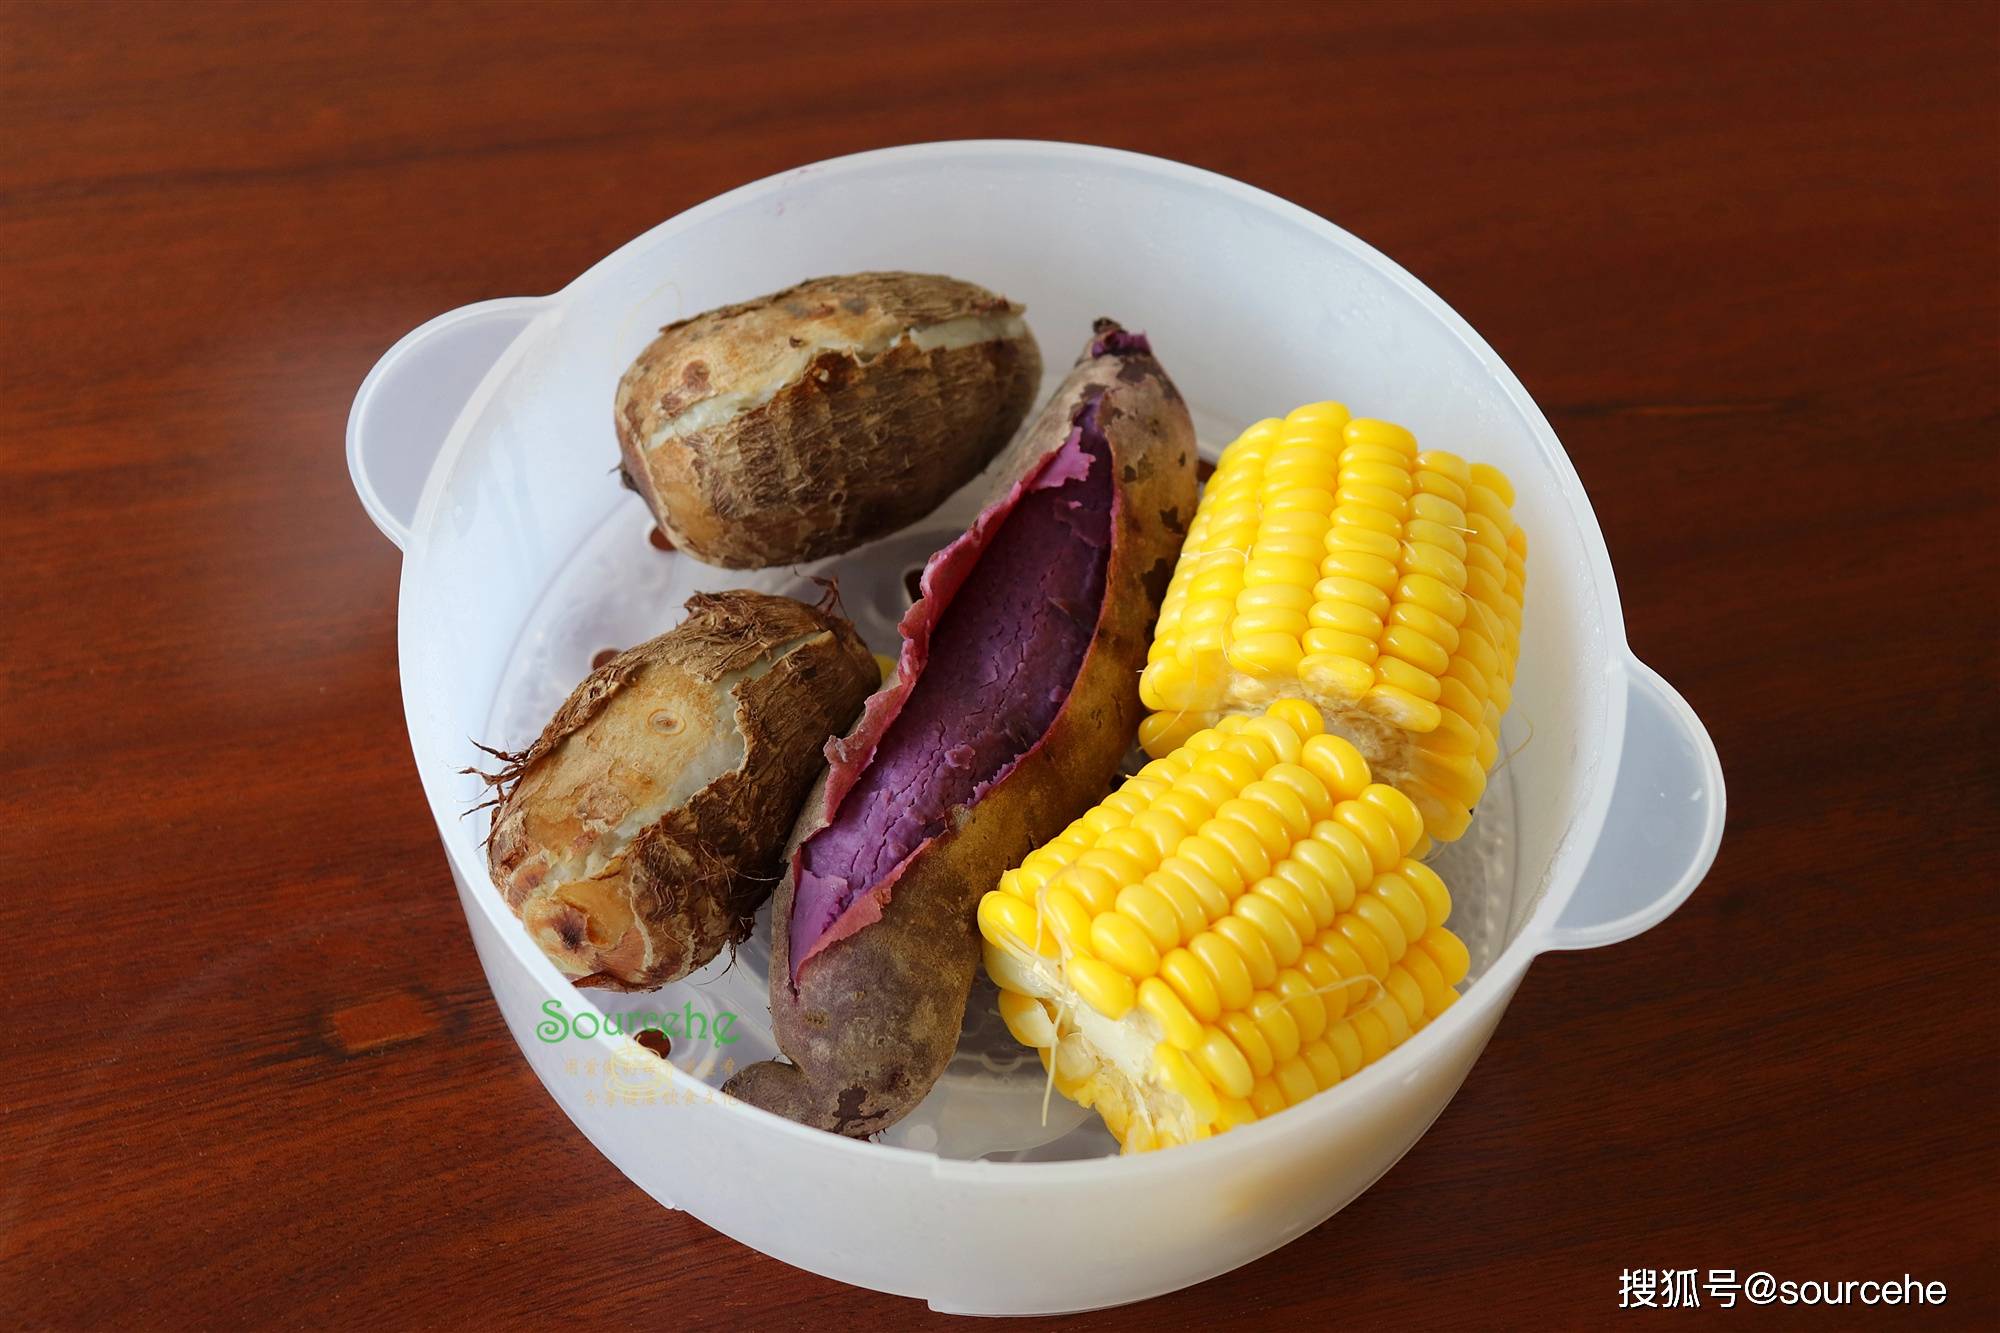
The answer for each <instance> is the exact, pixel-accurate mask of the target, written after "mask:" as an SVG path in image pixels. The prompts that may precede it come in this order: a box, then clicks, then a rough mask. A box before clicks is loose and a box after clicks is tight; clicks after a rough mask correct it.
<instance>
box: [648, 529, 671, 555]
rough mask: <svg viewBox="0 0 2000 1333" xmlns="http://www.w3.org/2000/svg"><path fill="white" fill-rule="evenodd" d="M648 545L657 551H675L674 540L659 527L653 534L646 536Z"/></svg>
mask: <svg viewBox="0 0 2000 1333" xmlns="http://www.w3.org/2000/svg"><path fill="white" fill-rule="evenodd" d="M646 544H647V545H648V546H651V547H652V548H653V549H654V550H655V551H671V550H673V549H674V539H673V538H672V537H669V536H668V535H667V534H666V533H664V532H662V531H661V530H660V529H659V527H658V526H657V525H656V526H655V527H654V528H653V530H652V531H651V532H649V533H647V534H646Z"/></svg>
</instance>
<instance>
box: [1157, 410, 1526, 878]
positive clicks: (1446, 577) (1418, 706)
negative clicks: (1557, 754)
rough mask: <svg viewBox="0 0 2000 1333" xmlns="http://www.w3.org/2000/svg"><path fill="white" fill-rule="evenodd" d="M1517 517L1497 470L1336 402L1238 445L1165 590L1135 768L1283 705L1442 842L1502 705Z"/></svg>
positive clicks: (1486, 753)
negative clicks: (1305, 716)
mask: <svg viewBox="0 0 2000 1333" xmlns="http://www.w3.org/2000/svg"><path fill="white" fill-rule="evenodd" d="M1513 502H1514V492H1513V488H1512V486H1511V485H1509V484H1508V482H1507V479H1506V478H1505V477H1504V476H1503V475H1502V474H1500V473H1499V472H1498V471H1497V470H1495V469H1493V468H1491V467H1489V466H1487V465H1485V464H1481V463H1468V462H1467V460H1465V459H1464V458H1462V457H1460V456H1459V455H1457V454H1454V453H1451V452H1448V451H1445V450H1439V449H1428V448H1420V447H1419V446H1418V443H1417V441H1416V439H1415V437H1414V436H1412V435H1411V434H1410V432H1409V431H1407V430H1405V429H1404V428H1402V427H1401V426H1398V425H1395V424H1393V423H1390V422H1386V421H1381V420H1379V419H1374V418H1367V417H1351V416H1349V415H1348V414H1347V411H1346V409H1345V408H1341V407H1338V405H1332V404H1320V405H1308V406H1306V407H1303V408H1300V409H1298V412H1296V413H1294V414H1291V415H1288V416H1286V417H1285V418H1283V419H1282V420H1279V419H1276V418H1273V419H1272V420H1271V421H1270V422H1265V423H1259V424H1258V425H1254V426H1252V427H1251V428H1249V429H1248V430H1246V431H1245V432H1244V433H1243V434H1242V435H1241V436H1239V437H1238V438H1237V440H1236V441H1235V442H1234V443H1232V444H1231V445H1230V446H1229V447H1228V448H1227V449H1225V450H1223V452H1222V455H1221V457H1220V459H1219V460H1218V461H1217V467H1216V472H1215V474H1214V476H1213V477H1212V478H1211V479H1210V481H1209V484H1208V486H1207V487H1206V488H1205V490H1204V492H1203V495H1202V499H1201V502H1200V504H1199V506H1198V507H1197V510H1196V513H1195V516H1194V519H1193V522H1192V524H1191V526H1190V528H1189V534H1188V540H1187V542H1186V544H1185V546H1184V548H1183V551H1182V555H1181V559H1180V561H1179V562H1177V564H1176V566H1175V569H1174V572H1173V575H1172V577H1171V578H1170V579H1169V582H1168V591H1167V595H1166V600H1165V602H1164V604H1163V606H1162V608H1161V614H1160V618H1159V622H1158V626H1157V629H1156V633H1155V638H1154V642H1153V644H1152V645H1151V647H1150V648H1149V650H1148V653H1147V664H1146V668H1145V670H1144V672H1142V674H1141V677H1140V695H1141V699H1142V701H1143V702H1144V703H1145V704H1146V707H1147V708H1148V710H1149V711H1150V716H1149V717H1148V718H1147V719H1146V721H1145V723H1144V724H1143V725H1142V729H1141V742H1142V744H1143V745H1144V746H1145V748H1146V751H1147V753H1148V754H1152V755H1162V754H1166V753H1169V752H1171V751H1172V750H1173V749H1174V748H1175V747H1176V746H1179V745H1182V744H1186V743H1189V742H1190V741H1191V739H1192V738H1193V737H1194V736H1195V735H1196V734H1197V733H1198V732H1200V731H1201V729H1202V728H1203V727H1206V726H1209V725H1212V724H1214V723H1215V722H1217V721H1218V720H1219V719H1221V718H1224V717H1226V716H1229V715H1232V714H1240V713H1243V712H1246V711H1253V710H1256V709H1259V708H1262V707H1265V706H1266V705H1267V704H1269V703H1270V701H1271V700H1272V699H1274V698H1284V697H1285V696H1288V695H1292V694H1301V695H1303V696H1304V697H1303V698H1302V699H1296V700H1293V699H1288V700H1287V702H1291V703H1296V704H1298V705H1299V706H1300V707H1302V708H1312V709H1314V710H1315V711H1318V712H1323V713H1324V714H1325V715H1326V717H1325V720H1326V724H1328V725H1334V726H1336V729H1338V730H1341V731H1343V732H1345V733H1346V734H1348V735H1349V736H1350V737H1353V738H1355V739H1357V740H1359V741H1361V742H1362V743H1363V745H1364V747H1365V749H1366V757H1367V758H1369V759H1370V760H1371V761H1372V762H1375V763H1376V764H1377V765H1378V766H1380V768H1381V771H1382V772H1383V776H1384V780H1385V781H1390V782H1392V783H1393V784H1394V785H1397V786H1400V787H1403V788H1404V789H1405V790H1406V791H1407V792H1408V794H1409V795H1410V796H1411V797H1412V798H1413V799H1417V798H1419V797H1420V796H1421V797H1422V799H1421V800H1420V801H1419V803H1418V806H1417V808H1418V811H1419V814H1420V816H1421V817H1423V818H1424V819H1425V820H1426V821H1427V826H1426V829H1425V834H1426V836H1427V837H1429V838H1431V839H1432V840H1434V841H1441V840H1448V839H1449V838H1451V837H1455V836H1457V835H1458V834H1459V833H1461V832H1462V831H1463V828H1464V825H1465V823H1466V821H1467V820H1468V819H1469V818H1470V813H1469V812H1470V810H1471V808H1472V807H1473V806H1475V805H1477V804H1478V801H1479V799H1480V797H1481V796H1482V795H1483V793H1484V788H1485V774H1486V772H1487V771H1488V770H1490V768H1491V767H1492V765H1493V764H1494V763H1495V762H1496V761H1497V759H1498V753H1499V749H1498V744H1497V730H1498V719H1499V713H1501V712H1504V711H1505V709H1506V707H1507V705H1508V703H1509V701H1510V700H1511V697H1512V692H1513V684H1514V674H1515V665H1516V662H1517V660H1518V654H1519V647H1520V622H1521V606H1522V599H1523V597H1524V596H1525V594H1526V587H1527V550H1528V541H1527V536H1526V534H1525V532H1524V531H1523V530H1522V528H1521V526H1520V524H1518V523H1517V522H1516V521H1515V520H1514V517H1513V514H1512V505H1513ZM1451 717H1456V718H1457V719H1458V720H1457V721H1452V720H1449V719H1450V718H1451ZM1482 732H1483V733H1484V734H1482ZM1308 734H1317V733H1316V732H1314V733H1301V739H1305V738H1306V736H1307V735H1308ZM1419 751H1421V752H1422V753H1427V754H1432V755H1459V756H1466V757H1468V758H1470V759H1472V760H1474V761H1476V763H1477V765H1478V769H1479V771H1478V772H1477V774H1475V775H1473V777H1472V778H1471V779H1470V780H1466V779H1463V778H1461V779H1456V780H1453V781H1449V782H1439V781H1429V780H1426V779H1424V778H1421V777H1418V776H1416V775H1415V774H1414V773H1413V772H1412V771H1411V769H1412V760H1411V756H1412V755H1413V754H1414V753H1416V752H1419ZM1260 760H1261V756H1260ZM1308 767H1310V766H1308ZM1315 817H1316V818H1317V817H1321V816H1320V815H1319V813H1318V812H1315ZM1189 827H1190V828H1194V827H1196V826H1195V825H1193V824H1190V825H1189Z"/></svg>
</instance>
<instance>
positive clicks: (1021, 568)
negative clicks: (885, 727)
mask: <svg viewBox="0 0 2000 1333" xmlns="http://www.w3.org/2000/svg"><path fill="white" fill-rule="evenodd" d="M1111 501H1112V486H1111V451H1110V447H1109V445H1108V444H1107V443H1106V442H1105V439H1104V435H1103V432H1102V431H1101V430H1099V429H1098V426H1097V404H1096V403H1095V402H1092V403H1090V404H1089V405H1087V406H1086V407H1085V408H1084V410H1083V413H1082V415H1081V416H1080V417H1079V418H1078V419H1077V423H1076V428H1075V429H1074V430H1072V431H1071V433H1070V438H1069V439H1068V440H1066V441H1064V443H1063V446H1062V448H1061V449H1059V450H1058V451H1057V452H1056V453H1055V454H1054V456H1053V457H1052V458H1051V459H1050V461H1049V463H1048V464H1047V465H1046V466H1045V467H1044V468H1043V469H1042V470H1041V472H1040V474H1039V475H1038V476H1037V477H1036V478H1035V479H1034V480H1033V481H1032V482H1031V483H1030V484H1029V489H1028V491H1027V493H1026V494H1025V495H1023V497H1022V498H1021V500H1020V502H1019V503H1018V504H1016V505H1015V506H1014V510H1013V512H1012V513H1011V514H1009V515H1008V516H1007V521H1006V523H1005V525H1004V526H1003V527H1002V528H1001V530H1000V532H999V533H998V535H996V536H995V537H994V539H993V541H992V543H991V544H990V545H989V546H988V547H987V548H986V550H985V552H984V554H983V555H982V556H981V557H980V560H979V563H978V565H977V566H975V568H974V570H973V572H972V575H971V577H969V578H968V579H966V581H965V583H964V585H963V586H962V587H960V589H959V591H958V596H957V597H956V598H954V599H953V600H952V603H951V606H950V608H949V609H948V610H947V611H946V612H945V613H944V615H943V616H942V617H940V618H939V620H938V624H937V629H936V631H935V632H934V635H933V638H932V644H933V646H932V649H931V654H930V661H929V663H928V665H927V667H926V669H925V671H924V674H923V675H922V676H921V677H920V678H919V679H918V681H917V684H916V687H915V688H914V689H913V690H912V691H911V692H910V695H909V698H908V700H907V702H905V703H904V705H903V709H902V712H901V713H899V714H898V715H897V717H896V721H895V724H894V726H893V727H892V728H891V729H890V730H889V732H888V733H887V734H886V735H885V736H884V737H883V738H882V740H881V742H880V743H879V744H878V745H877V747H876V750H875V754H874V758H873V760H872V761H871V762H870V764H869V766H868V768H867V770H866V771H865V772H864V773H863V775H862V777H861V780H860V782H858V783H857V784H856V785H855V786H854V787H852V788H851V789H850V790H849V791H848V793H847V797H846V799H845V800H844V801H842V803H841V808H840V815H839V818H838V819H837V821H836V822H834V823H832V824H829V825H828V826H827V827H826V828H823V829H821V830H820V831H819V832H818V833H816V834H814V835H813V836H812V837H811V838H809V839H808V840H807V841H806V843H805V845H804V847H803V848H802V849H801V851H800V856H799V877H798V890H797V896H796V898H795V899H794V900H793V906H792V930H791V939H792V950H793V955H792V975H793V979H794V980H795V981H796V980H797V976H798V970H799V967H800V966H801V964H802V963H803V962H804V961H805V960H806V959H808V958H810V957H811V956H812V954H813V951H814V949H815V948H816V947H817V946H818V944H819V942H820V940H821V939H822V938H823V937H824V936H825V934H826V931H827V929H828V927H830V926H832V925H833V924H834V922H835V920H836V919H837V918H838V917H839V916H840V914H841V913H842V912H844V911H845V910H846V909H847V908H848V907H849V906H851V905H852V903H853V901H854V898H855V896H856V895H857V894H859V893H861V892H862V891H864V890H866V889H868V888H870V887H872V886H874V885H876V884H879V883H880V882H881V881H883V880H884V879H886V878H888V877H889V876H890V873H891V872H892V871H893V870H894V869H895V868H896V867H897V865H898V864H899V863H900V862H901V861H902V860H903V859H904V858H905V857H906V856H908V855H909V853H910V852H911V851H913V850H914V849H915V848H916V847H917V846H918V845H919V844H921V843H923V842H925V841H927V840H929V839H930V838H932V837H934V836H936V835H937V834H938V833H939V832H940V831H941V830H942V829H943V827H944V820H945V815H946V812H948V811H949V810H951V809H952V807H954V806H958V805H965V804H970V803H973V802H976V801H977V800H978V799H979V797H980V796H981V795H983V794H984V792H985V789H986V788H987V787H989V786H991V785H992V784H993V782H994V781H995V780H996V779H997V778H999V777H1000V776H1002V774H1003V773H1004V772H1005V770H1006V769H1007V768H1008V767H1010V766H1011V765H1012V764H1013V762H1014V760H1015V759H1017V758H1018V757H1019V756H1020V755H1021V754H1022V753H1023V752H1024V751H1025V750H1027V749H1028V747H1030V746H1032V745H1033V744H1034V743H1035V742H1036V741H1038V740H1040V739H1041V738H1042V735H1043V733H1044V732H1046V731H1047V730H1048V728H1049V723H1050V722H1052V721H1054V720H1055V715H1056V711H1057V710H1058V709H1059V708H1060V707H1061V706H1062V702H1063V700H1064V699H1066V698H1067V697H1068V696H1069V691H1070V687H1071V686H1072V685H1074V684H1075V683H1076V673H1077V669H1078V668H1079V667H1080V666H1082V664H1083V655H1084V652H1085V651H1086V650H1087V649H1088V648H1089V647H1090V637H1091V634H1092V632H1093V631H1094V630H1095V629H1096V627H1097V615H1098V610H1099V608H1100V606H1101V604H1102V602H1103V598H1104V567H1105V564H1106V563H1107V560H1108V558H1109V556H1110V546H1111Z"/></svg>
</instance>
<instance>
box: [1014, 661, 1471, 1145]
mask: <svg viewBox="0 0 2000 1333" xmlns="http://www.w3.org/2000/svg"><path fill="white" fill-rule="evenodd" d="M1422 837H1423V822H1422V818H1421V816H1420V815H1419V814H1418V812H1417V808H1416V806H1415V805H1414V804H1413V803H1412V802H1411V801H1410V799H1409V798H1408V797H1406V796H1404V795H1402V794H1401V793H1400V792H1397V791H1396V790H1395V789H1394V788H1392V787H1387V786H1384V785H1382V784H1380V783H1376V782H1372V781H1371V780H1370V777H1369V772H1368V766H1367V764H1366V763H1365V762H1364V761H1363V760H1362V757H1361V754H1360V752H1359V751H1358V750H1357V749H1355V747H1354V746H1353V745H1352V744H1350V743H1349V742H1348V741H1346V740H1343V739H1341V738H1340V737H1337V736H1333V735H1329V734H1325V732H1324V730H1323V727H1322V723H1321V719H1320V715H1319V712H1318V710H1317V709H1315V708H1313V707H1312V706H1310V705H1308V704H1305V703H1303V702H1301V701H1298V700H1285V701H1281V702H1279V703H1276V704H1274V705H1272V706H1271V708H1270V709H1269V710H1268V711H1267V712H1266V713H1265V714H1264V715H1263V716H1261V717H1255V718H1252V717H1247V716H1243V715H1231V716H1229V717H1225V718H1223V719H1221V720H1220V721H1219V722H1218V723H1217V724H1216V725H1215V726H1214V727H1212V728H1206V729H1203V730H1201V731H1199V732H1197V733H1195V734H1194V735H1193V736H1191V737H1189V738H1188V740H1187V743H1186V744H1185V745H1183V746H1182V747H1181V748H1180V749H1178V750H1175V751H1174V752H1173V753H1172V754H1170V755H1167V756H1166V757H1164V758H1160V759H1155V760H1153V761H1152V762H1151V763H1149V764H1147V765H1146V766H1145V768H1143V769H1141V770H1140V771H1139V773H1138V774H1137V775H1136V776H1134V777H1132V778H1130V779H1128V780H1127V781H1126V782H1125V783H1124V784H1123V785H1122V786H1121V787H1119V789H1118V790H1117V791H1116V792H1114V793H1113V794H1112V795H1111V796H1109V797H1107V798H1106V799H1105V800H1104V801H1103V802H1101V803H1100V804H1099V805H1098V806H1097V807H1096V808H1095V809H1093V810H1091V811H1090V812H1089V813H1087V814H1085V815H1084V816H1083V817H1082V818H1081V819H1078V820H1077V821H1075V822H1074V823H1073V824H1071V825H1070V826H1069V828H1068V829H1067V830H1065V831H1064V832H1063V833H1062V834H1061V835H1060V836H1058V837H1057V838H1056V839H1054V840H1053V841H1051V842H1049V843H1046V844H1044V845H1043V846H1042V847H1040V848H1038V849H1037V850H1035V851H1034V852H1031V853H1030V854H1029V855H1028V856H1027V857H1026V858H1025V859H1024V860H1023V861H1022V863H1021V864H1020V865H1019V866H1018V867H1016V868H1015V869H1013V870H1010V871H1008V872H1007V873H1006V874H1005V875H1003V876H1001V878H1000V882H999V885H998V887H997V888H995V889H994V890H992V891H991V892H989V893H988V894H986V896H985V897H984V898H982V899H981V900H980V904H979V930H980V934H981V935H982V936H983V938H984V942H985V958H986V969H987V972H988V974H989V975H990V976H991V977H992V978H993V980H994V981H995V982H996V983H997V984H998V985H999V987H1000V1012H1001V1015H1002V1017H1003V1018H1005V1020H1006V1022H1007V1026H1008V1029H1009V1030H1010V1031H1011V1032H1012V1033H1013V1034H1014V1036H1015V1037H1016V1038H1017V1039H1019V1040H1020V1041H1021V1042H1022V1043H1024V1044H1026V1045H1029V1046H1033V1047H1035V1048H1036V1049H1037V1050H1038V1051H1039V1052H1040V1054H1041V1058H1042V1063H1043V1065H1044V1066H1045V1067H1047V1068H1049V1070H1050V1071H1051V1075H1052V1078H1053V1081H1054V1083H1055V1086H1056V1088H1057V1089H1058V1090H1059V1091H1061V1092H1062V1093H1063V1094H1064V1095H1065V1096H1067V1097H1070V1098H1071V1099H1073V1100H1075V1101H1077V1102H1079V1103H1081V1104H1082V1105H1084V1106H1090V1107H1095V1108H1096V1109H1097V1110H1098V1112H1099V1114H1101V1115H1102V1116H1103V1118H1104V1122H1105V1124H1106V1125H1107V1126H1109V1128H1110V1129H1111V1132H1112V1133H1113V1134H1114V1135H1116V1136H1117V1138H1118V1141H1119V1142H1120V1144H1122V1145H1123V1147H1124V1148H1125V1150H1126V1151H1144V1150H1146V1149H1150V1148H1158V1147H1165V1146H1167V1145H1170V1144H1175V1143H1184V1142H1188V1141H1190V1140H1194V1139H1201V1138H1207V1137H1209V1136H1210V1135H1211V1134H1215V1133H1217V1132H1220V1131H1224V1130H1228V1129H1230V1128H1232V1127H1234V1126H1236V1125H1239V1124H1242V1123H1245V1122H1246V1121H1250V1120H1254V1119H1258V1118H1261V1117H1263V1116H1267V1115H1270V1114H1272V1113H1274V1112H1276V1111H1279V1110H1282V1109H1283V1108H1284V1107H1286V1106H1289V1105H1292V1104H1294V1103H1297V1102H1299V1101H1302V1100H1303V1099H1305V1098H1306V1097H1309V1096H1311V1095H1312V1094H1313V1093H1315V1092H1319V1091H1323V1090H1324V1089H1326V1088H1329V1087H1331V1086H1332V1085H1333V1084H1335V1083H1337V1082H1339V1081H1340V1080H1341V1079H1343V1078H1346V1077H1348V1076H1349V1075H1352V1074H1353V1073H1354V1072H1355V1071H1356V1070H1358V1069H1360V1068H1361V1067H1362V1066H1364V1065H1366V1064H1369V1063H1371V1062H1372V1061H1374V1060H1377V1059H1380V1058H1381V1057H1382V1056H1383V1055H1384V1054H1386V1053H1387V1052H1388V1051H1389V1050H1390V1049H1391V1048H1393V1047H1394V1046H1396V1045H1397V1044H1399V1043H1400V1042H1402V1041H1403V1040H1404V1039H1406V1038H1407V1037H1409V1035H1410V1034H1411V1033H1412V1032H1414V1031H1416V1030H1417V1029H1419V1028H1421V1027H1423V1026H1424V1024H1426V1023H1427V1022H1429V1021H1430V1020H1431V1019H1432V1018H1435V1017H1436V1016H1437V1015H1438V1014H1440V1013H1442V1012H1443V1011H1444V1010H1445V1009H1446V1008H1447V1007H1449V1006H1450V1005H1451V1004H1452V1003H1453V1002H1454V1001H1456V1000H1457V998H1458V996H1457V993H1456V992H1455V991H1454V990H1453V989H1452V988H1453V987H1454V986H1456V985H1457V984H1458V983H1459V982H1460V981H1461V980H1463V979H1464V977H1465V973H1466V969H1467V966H1468V963H1469V959H1468V957H1467V953H1466V949H1465V946H1464V945H1463V944H1462V943H1460V941H1459V940H1458V938H1457V937H1456V936H1454V935H1453V934H1452V933H1451V932H1450V931H1449V930H1446V929H1445V927H1444V921H1445V917H1446V916H1447V914H1449V912H1450V911H1451V897H1450V895H1449V894H1448V893H1447V892H1446V890H1445V886H1444V884H1443V882H1442V881H1440V880H1439V879H1438V877H1437V875H1436V874H1434V873H1433V872H1432V871H1431V870H1430V869H1429V868H1427V867H1426V866H1424V865H1422V864H1421V863H1420V862H1418V861H1415V860H1413V859H1411V856H1410V853H1411V852H1412V851H1413V850H1414V849H1415V848H1416V846H1417V844H1418V842H1419V840H1420V839H1421V838H1422Z"/></svg>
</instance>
